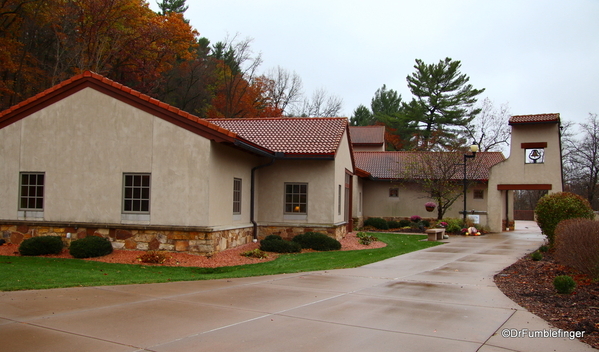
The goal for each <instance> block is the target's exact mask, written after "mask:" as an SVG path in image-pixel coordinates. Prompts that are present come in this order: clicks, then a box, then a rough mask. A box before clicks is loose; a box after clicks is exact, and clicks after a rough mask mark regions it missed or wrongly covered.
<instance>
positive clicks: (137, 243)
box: [0, 221, 253, 254]
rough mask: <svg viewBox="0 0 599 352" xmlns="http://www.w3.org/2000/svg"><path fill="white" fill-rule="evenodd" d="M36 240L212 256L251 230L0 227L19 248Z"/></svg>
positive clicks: (240, 241)
mask: <svg viewBox="0 0 599 352" xmlns="http://www.w3.org/2000/svg"><path fill="white" fill-rule="evenodd" d="M36 236H60V237H62V238H63V240H64V242H65V243H66V244H67V245H68V244H70V242H71V241H74V240H77V239H80V238H85V237H88V236H100V237H105V238H108V239H109V240H110V241H111V243H112V247H113V248H114V249H130V250H160V251H175V252H190V253H197V254H211V253H216V252H220V251H224V250H225V249H229V248H234V247H237V246H241V245H244V244H247V243H250V242H252V239H253V232H252V227H244V228H236V229H229V230H218V231H210V230H206V229H197V228H195V229H193V228H178V227H167V226H159V227H158V226H157V227H153V226H140V227H139V228H136V227H135V226H134V225H104V224H77V225H74V224H58V223H39V224H38V223H32V222H14V223H9V222H6V221H4V222H2V223H0V238H2V239H4V240H5V241H7V242H9V243H12V244H15V245H19V244H20V243H21V242H22V241H23V240H24V239H27V238H31V237H36Z"/></svg>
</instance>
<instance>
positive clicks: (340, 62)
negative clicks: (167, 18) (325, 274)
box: [150, 0, 599, 122]
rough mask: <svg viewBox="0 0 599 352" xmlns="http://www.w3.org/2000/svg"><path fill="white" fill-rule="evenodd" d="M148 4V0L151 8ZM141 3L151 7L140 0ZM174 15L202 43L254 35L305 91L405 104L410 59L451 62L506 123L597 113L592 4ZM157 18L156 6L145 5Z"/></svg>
mask: <svg viewBox="0 0 599 352" xmlns="http://www.w3.org/2000/svg"><path fill="white" fill-rule="evenodd" d="M153 1H154V2H155V0H153ZM150 2H152V0H150ZM187 4H188V6H189V9H188V10H187V12H186V13H185V17H186V18H188V19H189V20H190V23H191V25H192V26H193V27H194V28H195V29H197V30H198V31H199V32H200V35H201V36H203V37H207V38H208V39H209V40H210V41H211V42H212V43H216V42H217V41H221V40H223V39H224V38H225V37H227V35H228V36H229V37H231V36H234V35H236V34H237V35H238V37H239V38H240V39H245V38H253V42H252V45H251V47H252V49H253V50H254V51H255V52H256V53H261V54H262V58H263V60H264V62H263V64H262V67H261V71H263V72H266V71H268V70H269V69H271V68H275V67H277V66H281V67H282V68H284V69H286V70H288V71H290V72H296V73H297V74H298V75H299V76H300V77H301V78H302V81H303V84H304V91H305V93H307V94H311V93H312V92H313V91H314V90H316V89H319V88H324V89H325V90H326V91H327V92H328V93H330V94H332V95H336V96H339V97H341V98H342V99H343V110H342V112H343V114H342V115H343V116H348V117H349V116H351V115H352V113H353V111H354V109H355V108H356V107H357V106H358V105H359V104H364V105H366V106H368V107H369V106H370V100H371V98H372V97H373V95H374V92H375V91H376V90H377V89H378V88H380V87H381V86H382V85H383V84H386V85H387V88H390V89H394V90H397V91H398V92H399V93H400V94H401V95H402V98H403V100H404V101H409V100H411V97H412V96H411V93H410V92H409V90H408V88H407V83H406V76H407V75H409V74H411V73H412V72H414V64H415V62H414V60H415V59H417V58H418V59H422V60H423V61H424V62H425V63H427V64H430V63H437V62H439V60H441V59H444V58H445V57H450V58H452V59H454V60H459V61H461V62H462V68H461V71H462V73H465V74H467V75H468V76H469V77H470V83H471V84H472V85H473V86H474V88H478V89H480V88H486V91H485V92H484V93H483V94H482V95H481V98H480V99H479V100H480V101H482V99H483V98H485V97H488V98H490V99H491V100H492V101H493V102H494V104H495V105H496V106H497V107H498V106H499V105H501V104H503V103H507V104H508V105H509V107H510V111H511V113H512V114H513V115H522V114H538V113H560V114H561V117H562V120H568V121H575V122H582V121H584V120H585V119H586V118H587V116H588V114H589V113H599V0H567V1H566V0H559V1H558V0H495V1H491V0H416V1H415V0H411V1H404V0H394V1H392V0H368V1H352V0H301V1H293V2H288V1H280V0H279V1H276V0H253V1H247V0H219V1H199V0H188V1H187ZM151 6H152V8H153V9H156V8H157V6H156V4H155V3H154V4H151Z"/></svg>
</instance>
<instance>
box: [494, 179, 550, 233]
mask: <svg viewBox="0 0 599 352" xmlns="http://www.w3.org/2000/svg"><path fill="white" fill-rule="evenodd" d="M552 188H553V186H552V185H551V184H499V185H497V190H499V191H501V193H502V195H504V197H503V198H504V199H505V201H504V204H503V207H502V208H503V210H504V211H503V214H504V215H503V218H502V221H501V227H502V231H509V230H510V229H512V230H513V229H514V227H515V220H534V206H535V205H536V202H537V201H538V200H539V198H540V197H541V196H543V195H545V194H547V192H549V191H550V190H551V189H552ZM514 193H529V194H530V195H531V196H535V197H536V200H535V201H534V202H529V204H528V206H526V207H527V208H530V209H517V208H519V206H517V204H516V201H517V199H518V198H517V197H516V196H514ZM510 198H511V199H512V204H510ZM531 200H533V199H531ZM533 203H534V204H533ZM510 209H511V210H512V211H510ZM510 214H513V216H510Z"/></svg>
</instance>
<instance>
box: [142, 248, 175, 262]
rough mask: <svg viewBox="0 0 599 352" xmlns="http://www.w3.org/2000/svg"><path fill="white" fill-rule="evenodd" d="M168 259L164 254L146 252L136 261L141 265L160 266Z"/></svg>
mask: <svg viewBox="0 0 599 352" xmlns="http://www.w3.org/2000/svg"><path fill="white" fill-rule="evenodd" d="M167 259H169V257H168V255H167V254H166V253H165V252H160V251H147V252H146V253H144V254H142V255H140V256H138V257H137V260H138V261H140V262H142V263H148V264H162V263H164V262H166V261H167Z"/></svg>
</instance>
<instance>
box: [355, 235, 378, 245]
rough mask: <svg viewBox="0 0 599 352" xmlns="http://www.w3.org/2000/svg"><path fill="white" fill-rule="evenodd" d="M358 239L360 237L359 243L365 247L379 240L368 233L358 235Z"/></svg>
mask: <svg viewBox="0 0 599 352" xmlns="http://www.w3.org/2000/svg"><path fill="white" fill-rule="evenodd" d="M356 237H358V242H359V243H360V244H363V245H366V246H368V245H369V244H371V243H372V242H375V241H378V240H379V239H378V238H376V237H375V236H373V235H371V234H369V233H366V232H358V233H357V234H356Z"/></svg>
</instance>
